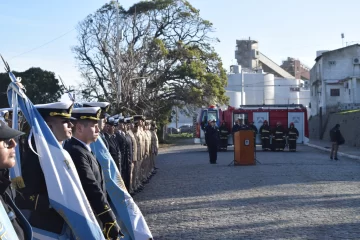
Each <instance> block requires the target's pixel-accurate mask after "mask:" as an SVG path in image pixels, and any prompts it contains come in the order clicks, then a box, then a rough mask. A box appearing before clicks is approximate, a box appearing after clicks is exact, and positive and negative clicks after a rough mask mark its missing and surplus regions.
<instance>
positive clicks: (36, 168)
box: [15, 103, 74, 234]
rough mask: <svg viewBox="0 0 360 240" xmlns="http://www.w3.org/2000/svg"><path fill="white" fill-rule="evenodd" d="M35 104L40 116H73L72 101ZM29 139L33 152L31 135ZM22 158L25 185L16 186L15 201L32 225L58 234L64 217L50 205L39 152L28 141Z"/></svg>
mask: <svg viewBox="0 0 360 240" xmlns="http://www.w3.org/2000/svg"><path fill="white" fill-rule="evenodd" d="M35 107H36V108H37V110H38V111H39V113H40V114H41V116H42V117H54V118H61V119H64V120H67V121H69V120H74V119H73V118H71V112H72V108H73V103H49V104H40V105H35ZM31 142H32V147H33V149H34V150H35V152H36V151H37V150H36V145H35V141H34V139H32V141H31ZM21 158H22V161H21V170H22V178H23V180H24V184H25V187H24V188H20V189H19V190H18V193H19V194H17V196H16V198H15V202H16V205H17V206H18V207H19V209H21V211H22V212H23V213H24V215H25V217H26V218H27V219H28V221H29V223H30V224H31V226H32V227H34V228H39V229H42V230H45V231H48V232H53V233H56V234H61V233H62V232H63V228H64V224H65V221H64V219H63V218H62V217H61V216H60V214H59V213H58V212H57V211H56V210H55V209H53V208H51V206H50V202H49V196H48V191H47V187H46V181H45V176H44V173H43V171H42V168H41V165H40V160H39V156H38V155H36V154H35V153H34V152H33V151H32V150H31V149H30V147H29V145H28V144H25V146H24V154H23V155H22V156H21Z"/></svg>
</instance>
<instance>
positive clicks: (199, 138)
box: [194, 104, 309, 145]
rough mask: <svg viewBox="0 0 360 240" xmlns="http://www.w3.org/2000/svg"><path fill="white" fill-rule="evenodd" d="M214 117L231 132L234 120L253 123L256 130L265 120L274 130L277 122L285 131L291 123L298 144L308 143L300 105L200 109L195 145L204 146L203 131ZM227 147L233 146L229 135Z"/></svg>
mask: <svg viewBox="0 0 360 240" xmlns="http://www.w3.org/2000/svg"><path fill="white" fill-rule="evenodd" d="M213 117H215V119H216V123H217V125H218V126H220V124H221V123H222V122H225V123H226V126H227V128H228V129H229V130H230V132H231V130H232V127H233V125H234V124H235V120H236V119H238V118H241V119H243V120H244V123H245V124H248V123H249V122H251V121H253V122H254V125H255V126H256V127H257V129H260V127H261V125H262V124H263V122H264V121H265V120H267V121H268V122H269V125H270V127H271V128H274V127H275V125H276V123H277V122H281V123H282V125H283V126H284V128H285V129H287V127H289V125H290V123H291V122H293V123H294V124H295V127H296V128H297V129H298V131H299V138H298V140H297V142H298V143H306V142H308V141H309V125H308V117H307V109H306V107H304V106H303V105H302V104H277V105H242V106H240V108H235V107H231V106H229V107H228V108H227V109H226V110H221V109H218V108H216V107H215V106H210V107H209V108H202V109H201V110H200V111H199V113H198V118H197V122H196V133H195V139H194V142H195V143H201V144H205V134H204V131H203V129H204V128H205V126H206V125H207V124H208V123H207V120H208V119H210V118H213ZM256 143H257V144H261V139H260V135H259V134H258V135H257V138H256ZM228 144H229V145H232V144H233V141H232V136H231V134H230V135H229V141H228Z"/></svg>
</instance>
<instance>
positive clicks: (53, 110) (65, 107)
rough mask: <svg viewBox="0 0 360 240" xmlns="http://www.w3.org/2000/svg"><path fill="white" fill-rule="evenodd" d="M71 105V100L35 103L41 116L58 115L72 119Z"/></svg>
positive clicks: (72, 104)
mask: <svg viewBox="0 0 360 240" xmlns="http://www.w3.org/2000/svg"><path fill="white" fill-rule="evenodd" d="M73 107H74V102H72V101H67V102H54V103H47V104H37V105H35V108H36V109H37V110H38V111H39V113H40V115H41V116H42V117H60V118H66V119H72V120H74V119H73V118H72V117H71V112H72V111H73Z"/></svg>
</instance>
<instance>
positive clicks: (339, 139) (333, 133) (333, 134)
mask: <svg viewBox="0 0 360 240" xmlns="http://www.w3.org/2000/svg"><path fill="white" fill-rule="evenodd" d="M330 140H331V142H332V145H331V152H330V159H331V160H333V159H334V160H339V159H338V157H337V152H338V150H339V145H342V144H344V143H345V139H344V137H343V136H342V134H341V132H340V124H336V125H335V127H333V128H332V129H331V130H330Z"/></svg>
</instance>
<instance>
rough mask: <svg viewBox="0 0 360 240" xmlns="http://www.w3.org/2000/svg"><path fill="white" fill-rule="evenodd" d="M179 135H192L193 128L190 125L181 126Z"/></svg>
mask: <svg viewBox="0 0 360 240" xmlns="http://www.w3.org/2000/svg"><path fill="white" fill-rule="evenodd" d="M179 129H180V133H192V132H193V127H192V126H191V125H182V126H181V127H180V128H179Z"/></svg>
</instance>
